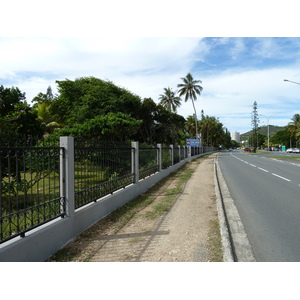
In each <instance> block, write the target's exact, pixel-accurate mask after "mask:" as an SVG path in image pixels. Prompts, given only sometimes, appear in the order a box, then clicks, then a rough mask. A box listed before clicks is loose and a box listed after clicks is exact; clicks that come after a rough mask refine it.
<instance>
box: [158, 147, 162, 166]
mask: <svg viewBox="0 0 300 300" xmlns="http://www.w3.org/2000/svg"><path fill="white" fill-rule="evenodd" d="M161 152H162V149H161V144H157V165H158V172H161V170H162V159H161V156H162V155H161Z"/></svg>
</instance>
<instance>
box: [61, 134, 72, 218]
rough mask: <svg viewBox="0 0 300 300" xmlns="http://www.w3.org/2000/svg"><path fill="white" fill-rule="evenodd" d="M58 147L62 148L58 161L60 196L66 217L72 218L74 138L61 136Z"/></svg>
mask: <svg viewBox="0 0 300 300" xmlns="http://www.w3.org/2000/svg"><path fill="white" fill-rule="evenodd" d="M59 142H60V147H62V148H64V155H63V157H61V160H60V174H61V175H60V194H61V197H64V199H65V207H66V217H71V218H72V217H74V214H75V191H74V186H75V184H74V138H73V137H70V136H62V137H60V139H59Z"/></svg>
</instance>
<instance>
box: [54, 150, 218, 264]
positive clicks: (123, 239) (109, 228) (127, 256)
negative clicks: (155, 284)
mask: <svg viewBox="0 0 300 300" xmlns="http://www.w3.org/2000/svg"><path fill="white" fill-rule="evenodd" d="M213 163H214V158H213V157H212V156H210V157H203V158H199V159H197V160H195V161H193V162H191V163H188V164H186V165H185V166H184V167H182V168H181V169H180V170H178V171H177V172H175V173H173V174H171V175H170V176H168V177H167V178H166V179H164V180H162V181H161V182H160V183H158V184H157V185H155V186H154V187H152V188H151V189H150V190H148V191H147V192H146V193H145V194H143V195H141V196H140V197H138V198H137V199H135V200H133V201H131V202H130V203H128V204H127V205H125V206H124V207H122V208H120V209H118V210H117V211H115V212H113V213H112V214H110V215H109V216H108V217H106V218H104V219H103V220H101V221H99V222H98V223H97V224H95V225H94V226H92V227H91V228H89V229H88V230H86V231H85V232H83V233H82V234H81V235H79V236H78V237H77V239H76V240H75V241H74V242H72V243H70V244H68V245H67V246H66V247H65V248H63V249H62V250H60V251H58V252H57V253H56V254H55V255H54V256H52V257H51V258H50V259H49V260H48V261H90V262H116V261H117V262H125V261H130V262H142V261H149V262H157V261H188V262H195V261H221V260H222V251H221V248H222V246H221V238H220V234H219V226H218V217H217V210H216V204H215V192H214V177H213V176H214V175H213Z"/></svg>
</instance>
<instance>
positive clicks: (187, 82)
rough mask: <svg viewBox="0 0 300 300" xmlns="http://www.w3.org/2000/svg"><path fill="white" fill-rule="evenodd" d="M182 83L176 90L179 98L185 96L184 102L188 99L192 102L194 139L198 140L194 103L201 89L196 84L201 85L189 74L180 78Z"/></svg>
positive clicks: (199, 81)
mask: <svg viewBox="0 0 300 300" xmlns="http://www.w3.org/2000/svg"><path fill="white" fill-rule="evenodd" d="M181 79H182V80H183V82H184V83H180V84H178V85H177V87H179V88H180V89H179V90H178V93H179V96H180V97H181V96H183V95H185V99H184V100H185V102H187V101H188V100H189V99H191V100H192V103H193V107H194V111H195V125H196V139H198V125H197V123H198V121H197V113H196V108H195V104H194V101H196V99H197V95H199V96H200V95H201V92H202V90H203V87H202V86H200V85H199V84H198V83H202V81H201V80H194V78H193V76H192V74H191V73H188V74H187V75H186V77H184V78H181Z"/></svg>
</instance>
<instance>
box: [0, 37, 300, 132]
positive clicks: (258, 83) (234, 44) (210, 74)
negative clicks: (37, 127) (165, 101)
mask: <svg viewBox="0 0 300 300" xmlns="http://www.w3.org/2000/svg"><path fill="white" fill-rule="evenodd" d="M299 67H300V38H294V37H292V38H277V37H267V38H263V37H258V38H256V37H233V38H231V37H220V38H218V37H206V38H205V37H204V38H202V37H199V38H198V37H190V38H188V37H183V38H178V37H165V38H163V37H158V38H155V37H153V38H152V37H123V38H115V37H113V38H110V37H105V38H96V37H95V38H92V37H86V38H83V37H75V38H72V37H69V38H62V37H47V38H34V37H33V38H32V37H22V38H16V37H13V38H8V37H5V38H0V84H2V85H4V86H8V87H11V86H17V87H19V88H20V89H21V91H22V92H25V93H26V98H27V101H28V102H31V99H32V98H33V97H34V96H36V95H37V94H38V93H39V92H45V91H46V89H47V87H48V86H49V85H50V86H51V87H52V89H53V91H54V93H55V92H56V83H55V80H64V79H65V78H68V79H71V80H74V79H75V78H78V77H82V76H95V77H98V78H101V79H107V80H110V81H113V82H114V83H115V84H116V85H118V86H121V87H125V88H127V89H128V90H130V91H131V92H133V93H135V94H137V95H139V96H140V97H141V98H142V99H143V98H145V97H151V98H152V99H153V100H154V101H156V102H158V98H159V95H160V94H161V93H163V89H164V88H166V87H170V88H172V89H173V90H174V91H175V90H176V89H177V84H178V83H180V82H181V79H180V78H182V77H184V76H186V74H187V73H188V72H191V73H192V75H193V76H194V78H195V79H197V80H201V81H202V86H203V92H202V95H201V96H200V97H199V98H198V99H197V101H196V109H197V115H198V116H200V114H201V110H204V113H205V114H206V115H209V116H215V117H217V118H219V120H220V122H222V123H223V125H224V127H226V128H227V129H228V130H229V131H230V132H233V131H238V132H240V133H243V132H246V131H248V130H250V129H251V112H252V106H253V103H254V101H256V102H257V104H258V113H259V114H263V115H265V116H267V117H269V116H271V115H273V114H275V113H276V115H274V116H272V117H271V118H270V124H272V125H278V126H285V125H287V123H288V122H289V121H290V119H291V118H292V117H293V115H294V114H295V113H299V97H300V86H298V85H296V84H293V83H290V82H284V81H283V80H284V79H289V80H291V81H296V82H297V81H298V82H300V68H299ZM178 113H179V114H181V115H183V116H184V117H187V116H188V115H191V114H192V113H193V109H192V104H191V103H184V101H183V104H182V106H181V107H180V108H179V109H178ZM260 121H261V122H260V124H261V125H266V124H267V118H266V117H264V116H261V117H260Z"/></svg>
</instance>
